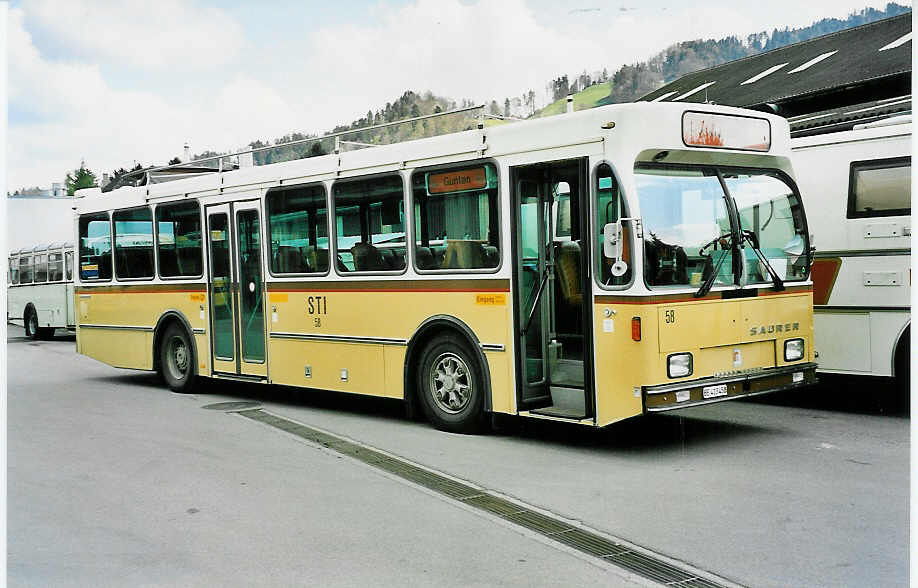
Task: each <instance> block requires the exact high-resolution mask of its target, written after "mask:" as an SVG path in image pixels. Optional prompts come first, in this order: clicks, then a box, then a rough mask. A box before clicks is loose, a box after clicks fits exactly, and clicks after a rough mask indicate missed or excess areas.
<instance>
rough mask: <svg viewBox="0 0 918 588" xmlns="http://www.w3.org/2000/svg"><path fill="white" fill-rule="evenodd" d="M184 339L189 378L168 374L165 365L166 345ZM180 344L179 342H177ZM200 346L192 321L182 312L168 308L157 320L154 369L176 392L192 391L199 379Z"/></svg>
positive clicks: (154, 342) (154, 330) (154, 335)
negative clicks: (198, 345) (173, 340)
mask: <svg viewBox="0 0 918 588" xmlns="http://www.w3.org/2000/svg"><path fill="white" fill-rule="evenodd" d="M176 337H177V338H178V339H182V340H183V341H182V345H184V346H185V347H186V349H185V350H184V355H185V357H184V361H185V362H187V366H188V368H189V370H188V374H187V378H176V377H174V374H167V372H169V367H168V366H166V365H163V356H164V353H165V350H164V349H163V347H164V345H166V344H167V343H169V341H171V340H172V339H174V338H176ZM176 345H178V342H176ZM198 357H199V356H198V348H197V342H196V341H195V338H194V329H192V328H191V323H189V322H188V319H187V318H186V317H185V315H183V314H182V313H181V312H179V311H177V310H167V311H166V312H164V313H163V314H162V315H161V316H160V317H159V320H158V321H156V327H154V329H153V369H154V370H155V371H156V372H157V373H158V374H159V375H160V377H161V378H162V379H163V381H164V382H165V383H166V385H167V386H169V388H170V389H172V391H174V392H192V391H193V390H194V388H195V386H196V384H197V381H198V380H199V374H198ZM183 365H184V364H183Z"/></svg>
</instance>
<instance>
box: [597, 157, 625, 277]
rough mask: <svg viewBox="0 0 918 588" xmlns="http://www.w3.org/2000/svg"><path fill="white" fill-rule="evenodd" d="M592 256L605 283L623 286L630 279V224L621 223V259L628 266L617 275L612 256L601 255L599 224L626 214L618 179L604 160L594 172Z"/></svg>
mask: <svg viewBox="0 0 918 588" xmlns="http://www.w3.org/2000/svg"><path fill="white" fill-rule="evenodd" d="M596 196H597V198H596V217H597V221H598V222H597V235H596V245H597V246H596V259H597V262H598V265H599V268H598V272H597V276H598V277H599V280H600V282H602V283H603V284H604V285H606V286H625V285H627V284H629V283H630V282H631V273H632V265H633V259H632V258H633V256H632V255H631V247H632V234H631V233H632V231H631V224H630V223H628V222H623V223H622V241H623V243H622V261H624V262H625V263H627V264H628V270H627V271H626V272H625V273H624V275H621V276H613V275H612V264H613V263H615V260H614V259H609V258H607V257H605V256H604V255H603V250H602V249H603V227H604V226H606V224H608V223H614V222H616V221H617V220H618V219H620V218H626V217H627V216H628V214H627V211H626V210H625V201H624V199H623V198H622V194H621V188H620V187H619V185H618V180H616V179H615V175H614V174H613V173H612V168H611V167H609V166H608V165H606V164H602V165H600V166H599V169H598V170H597V173H596Z"/></svg>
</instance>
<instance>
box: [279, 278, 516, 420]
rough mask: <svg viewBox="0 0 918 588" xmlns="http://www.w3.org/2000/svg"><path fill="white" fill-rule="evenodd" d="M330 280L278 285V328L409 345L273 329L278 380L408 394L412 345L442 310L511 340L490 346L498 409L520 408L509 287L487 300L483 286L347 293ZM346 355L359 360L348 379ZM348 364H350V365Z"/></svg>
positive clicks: (493, 337)
mask: <svg viewBox="0 0 918 588" xmlns="http://www.w3.org/2000/svg"><path fill="white" fill-rule="evenodd" d="M322 287H323V285H322V284H316V290H315V291H297V290H291V291H278V290H274V291H272V292H271V293H270V295H269V297H268V304H269V309H268V313H267V316H268V317H270V318H269V321H270V322H269V323H268V324H269V330H270V332H271V333H275V334H280V333H287V334H296V335H318V336H330V337H336V336H337V337H374V338H385V339H393V340H396V341H397V342H400V343H401V344H394V345H382V344H371V343H367V344H364V343H338V342H335V341H315V340H311V341H304V340H296V339H285V338H279V337H276V336H275V337H271V336H269V338H268V345H269V357H270V364H271V365H270V374H271V380H272V381H273V382H276V383H279V384H287V385H295V386H307V387H313V388H323V389H329V390H343V391H348V392H360V393H363V394H370V395H377V396H388V397H393V398H403V397H404V384H403V382H404V373H405V372H404V366H405V363H404V362H405V353H406V351H407V347H406V345H405V344H406V343H407V341H408V340H410V339H411V337H412V336H413V335H414V334H415V332H416V331H417V330H418V328H419V327H420V326H421V324H422V323H424V322H425V321H426V320H427V319H429V318H431V317H433V316H435V315H449V316H452V317H455V318H457V319H459V320H460V321H462V322H464V323H465V324H466V325H468V326H469V328H470V329H472V331H473V332H474V333H475V335H476V336H477V337H478V340H479V341H480V342H481V343H484V344H492V345H504V346H505V351H502V352H501V351H488V352H486V353H485V355H486V358H487V361H488V367H489V369H490V377H491V390H492V395H493V396H492V405H493V409H494V410H496V411H498V412H512V411H513V410H514V405H513V399H514V397H515V395H514V392H513V389H512V386H513V380H512V373H511V371H510V370H512V366H513V363H512V352H511V350H510V349H509V342H510V340H511V338H512V323H511V322H510V312H511V308H512V305H511V301H510V299H509V298H510V297H509V295H508V294H503V295H500V294H498V295H493V294H491V295H487V297H486V298H484V299H483V298H480V296H482V295H481V294H480V293H476V292H468V291H465V292H425V291H392V292H387V291H354V292H351V291H344V292H341V291H328V290H322V289H321V288H322ZM307 350H308V351H307ZM358 350H359V351H358ZM371 350H372V351H371ZM358 355H359V356H360V357H361V358H363V359H359V360H356V361H353V362H351V361H350V359H351V358H352V357H353V358H355V359H357V356H358ZM307 356H308V357H309V359H310V361H311V362H312V363H311V365H312V370H313V376H312V378H311V379H307V378H305V377H304V375H303V373H304V369H305V361H304V358H305V357H307ZM371 356H372V357H371ZM342 358H347V359H348V360H349V365H350V366H351V367H349V368H348V369H349V374H348V375H349V378H348V379H349V381H348V382H346V383H345V382H342V381H341V379H340V373H339V369H338V368H337V367H336V366H338V364H342ZM377 358H378V359H377ZM352 364H353V365H352ZM375 366H378V367H375ZM332 367H334V368H335V369H331V368H332ZM341 367H345V366H344V365H343V364H342V365H341ZM318 368H321V369H323V370H324V371H323V373H322V374H319V373H318V372H317V369H318ZM354 370H358V371H357V372H356V373H358V374H362V373H363V372H364V371H365V370H371V372H368V373H370V376H369V378H370V379H369V382H368V383H362V380H360V379H359V378H360V376H359V375H358V376H353V375H351V374H352V373H354ZM373 370H375V371H373ZM409 377H414V376H413V375H409Z"/></svg>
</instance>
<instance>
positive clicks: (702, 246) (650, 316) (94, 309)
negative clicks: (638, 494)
mask: <svg viewBox="0 0 918 588" xmlns="http://www.w3.org/2000/svg"><path fill="white" fill-rule="evenodd" d="M479 120H480V121H481V120H482V119H479ZM78 196H80V198H78V200H77V204H76V207H77V219H76V233H77V238H78V243H79V244H78V252H79V264H78V270H79V271H78V272H77V274H78V276H77V279H78V287H77V293H76V302H77V308H78V310H77V323H78V324H77V349H78V351H79V352H80V353H83V354H85V355H88V356H91V357H94V358H96V359H99V360H101V361H103V362H106V363H108V364H111V365H113V366H117V367H123V368H134V369H145V370H158V371H159V372H160V373H161V374H162V376H163V378H164V379H165V381H166V383H167V384H168V386H169V387H170V388H171V389H172V390H175V391H189V390H191V389H192V388H193V386H194V385H195V383H196V381H198V380H199V379H200V378H201V377H208V378H214V379H228V380H242V381H251V382H259V383H274V384H282V385H287V386H298V387H302V388H304V389H324V390H332V391H340V392H350V393H358V394H369V395H377V396H384V397H391V398H399V399H404V400H405V402H406V403H407V405H408V408H409V411H414V410H417V409H420V410H423V412H424V413H425V414H426V415H427V417H428V418H429V420H430V421H431V422H432V423H433V424H434V425H435V426H437V427H439V428H442V429H446V430H452V431H468V430H474V429H476V428H478V427H479V426H480V425H481V424H482V423H483V422H485V417H486V415H488V414H490V413H503V414H511V415H521V416H527V417H533V418H541V419H553V420H560V421H567V422H574V423H581V424H585V425H592V426H605V425H608V424H610V423H614V422H616V421H620V420H622V419H626V418H629V417H633V416H636V415H641V414H644V413H648V412H654V411H665V410H671V409H678V408H683V407H688V406H696V405H699V404H705V403H710V402H718V401H722V400H728V399H734V398H742V397H748V396H752V395H756V394H763V393H766V392H772V391H777V390H785V389H790V388H794V387H799V386H803V385H805V384H807V383H811V382H813V381H814V380H815V377H814V369H815V364H814V363H813V351H812V348H813V346H812V341H813V312H812V282H811V281H810V279H809V266H810V257H811V251H810V246H809V233H808V229H807V224H806V217H805V214H804V210H803V205H802V202H801V197H800V194H799V192H798V190H797V188H796V185H795V183H794V179H793V170H792V168H791V164H790V144H789V133H788V125H787V122H786V121H785V120H784V119H782V118H780V117H776V116H770V115H766V114H761V113H754V112H748V111H743V110H739V109H735V108H727V107H719V106H709V105H694V104H693V105H681V104H660V103H652V104H644V103H641V104H627V105H614V106H607V107H602V108H597V109H593V110H588V111H582V112H577V113H569V114H566V115H562V116H555V117H551V118H546V119H541V120H535V121H526V122H515V123H511V124H503V125H496V126H485V125H483V124H481V122H479V125H478V128H477V129H475V128H473V129H471V130H468V131H464V132H459V133H454V134H449V135H443V136H436V137H430V138H425V139H420V140H414V141H409V142H403V143H397V144H391V145H383V146H377V147H372V148H366V149H360V150H356V151H347V152H337V150H336V153H333V154H329V155H325V156H320V157H313V158H309V159H302V160H297V161H289V162H284V163H275V164H270V165H264V166H255V167H243V168H241V169H234V170H231V171H217V172H214V173H210V174H199V175H198V176H197V177H192V178H188V179H181V180H177V181H173V182H167V183H159V184H150V185H145V186H137V187H125V188H120V189H118V190H115V191H113V192H109V193H107V194H105V195H102V194H101V193H98V191H92V190H90V191H83V192H80V193H78ZM304 394H308V390H304Z"/></svg>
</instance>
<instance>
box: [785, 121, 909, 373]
mask: <svg viewBox="0 0 918 588" xmlns="http://www.w3.org/2000/svg"><path fill="white" fill-rule="evenodd" d="M911 138H912V124H911V116H899V117H895V118H888V119H885V120H881V121H878V122H875V123H868V124H864V125H856V126H855V127H854V128H853V130H849V131H841V132H835V133H826V134H821V135H813V136H807V137H799V138H794V139H792V140H791V148H792V153H793V155H792V157H793V165H794V170H795V171H796V173H797V184H798V185H799V187H800V192H801V193H802V194H803V196H804V205H805V206H806V212H807V217H808V222H809V230H810V232H811V233H812V234H813V235H814V239H813V244H814V246H815V247H816V260H815V263H814V265H813V305H814V310H815V313H814V322H815V332H816V337H815V350H816V351H817V352H818V353H819V359H818V360H817V361H818V363H819V369H820V371H822V372H825V373H837V374H852V375H869V376H884V377H895V378H897V380H899V382H898V383H900V384H902V385H903V386H905V387H906V389H907V386H908V379H909V369H910V368H909V363H910V344H909V335H910V325H911V303H910V299H911V281H912V276H911V226H912V224H911V151H912V146H911Z"/></svg>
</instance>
